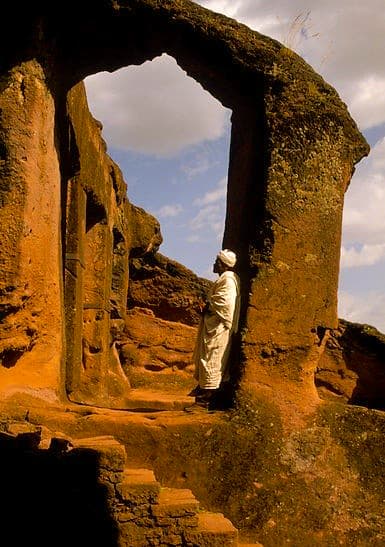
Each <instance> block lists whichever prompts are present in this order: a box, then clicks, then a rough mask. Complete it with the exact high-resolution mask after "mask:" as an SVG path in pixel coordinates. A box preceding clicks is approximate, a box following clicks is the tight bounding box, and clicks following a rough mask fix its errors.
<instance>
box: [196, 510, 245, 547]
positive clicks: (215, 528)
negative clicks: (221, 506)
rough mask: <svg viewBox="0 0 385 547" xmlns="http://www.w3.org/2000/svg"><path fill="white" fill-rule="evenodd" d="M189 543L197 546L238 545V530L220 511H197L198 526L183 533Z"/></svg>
mask: <svg viewBox="0 0 385 547" xmlns="http://www.w3.org/2000/svg"><path fill="white" fill-rule="evenodd" d="M185 539H186V541H187V542H189V543H191V545H194V547H195V546H199V547H228V546H233V547H236V546H238V530H237V529H236V528H235V527H234V525H233V524H232V522H231V521H230V520H229V519H227V518H226V517H225V516H224V515H223V514H222V513H211V512H209V511H203V512H200V513H198V526H197V528H196V529H191V530H189V531H188V532H187V533H186V534H185Z"/></svg>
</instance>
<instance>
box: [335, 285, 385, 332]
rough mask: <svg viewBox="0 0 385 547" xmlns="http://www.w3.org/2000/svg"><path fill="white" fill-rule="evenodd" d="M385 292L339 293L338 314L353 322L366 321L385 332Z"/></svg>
mask: <svg viewBox="0 0 385 547" xmlns="http://www.w3.org/2000/svg"><path fill="white" fill-rule="evenodd" d="M384 309H385V294H384V293H379V292H370V293H366V294H360V295H353V294H351V293H348V292H341V293H340V294H339V305H338V316H339V317H342V318H343V319H346V320H347V321H351V322H353V323H366V324H368V325H372V326H374V327H376V328H377V329H378V330H380V331H381V332H384V333H385V314H384Z"/></svg>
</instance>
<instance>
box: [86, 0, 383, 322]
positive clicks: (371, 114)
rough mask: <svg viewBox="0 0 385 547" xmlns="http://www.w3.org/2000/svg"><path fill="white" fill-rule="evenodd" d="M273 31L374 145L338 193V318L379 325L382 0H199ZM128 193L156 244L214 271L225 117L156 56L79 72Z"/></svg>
mask: <svg viewBox="0 0 385 547" xmlns="http://www.w3.org/2000/svg"><path fill="white" fill-rule="evenodd" d="M196 3H197V4H201V5H202V6H204V7H206V8H209V9H211V10H213V11H216V12H219V13H223V14H225V15H227V16H229V17H233V18H234V19H236V20H237V21H239V22H241V23H244V24H246V25H247V26H249V27H250V28H252V29H254V30H256V31H258V32H260V33H262V34H265V35H267V36H270V37H272V38H275V39H276V40H279V41H280V42H281V43H283V44H285V45H286V46H288V47H290V48H291V49H293V50H295V51H296V52H297V53H298V54H299V55H301V56H302V57H303V58H304V59H305V60H306V61H307V62H308V63H309V64H310V65H311V66H312V67H313V68H314V69H315V71H316V72H318V73H319V74H320V75H321V76H323V78H324V79H325V80H326V81H327V82H328V83H329V84H331V85H332V86H333V87H334V88H335V89H336V90H337V92H338V94H339V95H340V97H341V99H342V100H343V101H344V102H345V103H346V105H347V107H348V110H349V112H350V114H351V116H352V117H353V118H354V120H355V121H356V122H357V125H358V127H359V129H360V131H361V132H362V133H363V135H364V136H365V137H366V139H367V141H368V143H369V144H370V147H371V151H370V154H369V155H368V157H367V158H364V159H363V160H361V162H360V163H359V164H358V165H357V166H356V171H355V174H354V175H353V178H352V181H351V183H350V186H349V189H348V191H347V192H346V195H345V206H344V214H343V239H342V248H341V265H340V281H339V290H338V315H339V317H340V318H344V319H347V320H349V321H353V322H359V323H367V324H369V325H373V326H374V327H376V328H377V329H379V330H380V331H381V332H385V38H384V34H385V33H384V29H385V9H384V8H385V5H384V0H366V1H365V2H363V1H362V0H339V1H338V2H335V0H290V2H289V1H288V0H201V1H199V2H196ZM85 84H86V90H87V96H88V102H89V107H90V110H91V112H92V114H93V115H94V116H95V118H97V119H98V120H100V121H101V122H102V124H103V137H104V139H105V140H106V142H107V147H108V148H107V152H108V154H109V155H110V156H111V158H112V159H113V160H114V161H116V162H117V163H118V164H119V166H120V168H121V169H122V172H123V176H124V179H125V181H126V182H127V185H128V197H129V199H130V201H131V202H132V203H134V204H136V205H139V206H140V207H143V208H144V209H145V210H146V211H148V212H149V213H151V214H153V215H154V216H156V218H157V219H158V220H159V222H160V225H161V231H162V235H163V240H164V241H163V243H162V245H161V247H160V249H159V251H160V252H161V253H162V254H164V255H166V256H168V257H169V258H171V259H173V260H176V261H178V262H180V263H181V264H183V265H185V266H186V267H188V268H190V269H191V270H192V271H194V272H195V273H196V274H198V275H199V276H202V277H206V278H209V279H213V278H214V277H213V273H212V264H213V261H214V259H215V256H216V254H217V252H218V250H219V249H220V248H221V243H222V237H223V227H224V216H225V204H226V184H227V169H228V154H229V145H230V115H231V111H229V110H228V109H225V108H224V107H223V106H222V105H221V104H220V103H219V102H218V101H217V100H216V99H215V98H214V97H212V96H211V95H210V94H209V93H208V92H206V91H205V90H204V89H203V88H202V87H201V86H200V85H199V84H198V83H197V82H196V81H195V80H193V79H191V78H189V77H188V76H187V75H186V73H185V72H184V71H183V70H181V69H180V67H179V66H178V65H177V63H176V61H175V60H174V59H173V58H172V57H169V56H167V55H165V54H164V55H162V56H160V57H158V58H156V59H154V60H153V61H151V62H146V63H144V64H143V65H141V66H130V67H126V68H123V69H120V70H117V71H115V72H113V73H106V72H102V73H99V74H96V75H92V76H89V77H88V78H86V80H85Z"/></svg>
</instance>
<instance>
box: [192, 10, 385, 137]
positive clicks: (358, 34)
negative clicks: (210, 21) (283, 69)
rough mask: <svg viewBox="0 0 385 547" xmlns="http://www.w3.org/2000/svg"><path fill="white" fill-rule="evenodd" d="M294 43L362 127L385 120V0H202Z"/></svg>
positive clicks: (280, 39)
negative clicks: (332, 87)
mask: <svg viewBox="0 0 385 547" xmlns="http://www.w3.org/2000/svg"><path fill="white" fill-rule="evenodd" d="M197 3H198V4H202V5H205V6H206V7H208V8H213V9H215V8H219V9H218V11H222V12H223V13H225V14H226V15H228V16H230V17H234V18H236V19H237V20H238V21H240V22H242V23H245V24H246V25H248V26H249V27H251V28H253V29H254V30H257V31H258V32H260V33H262V34H265V35H267V36H270V37H272V38H275V39H276V40H279V41H280V42H282V43H285V45H288V47H291V49H294V50H295V51H297V53H299V54H300V55H301V56H303V57H304V58H305V60H306V61H308V62H309V63H310V64H311V65H312V66H313V67H314V69H315V70H316V71H317V72H319V73H320V74H321V75H322V76H324V78H325V79H326V81H327V82H329V83H330V84H331V85H333V86H334V87H335V88H336V90H337V91H338V93H339V94H340V95H341V97H342V99H343V100H344V101H345V102H346V103H347V105H348V108H349V111H350V112H351V114H352V116H353V117H354V119H355V120H356V121H357V123H358V125H359V127H361V128H362V129H365V128H368V127H372V126H375V125H379V124H381V123H382V122H384V121H385V98H384V97H385V91H384V85H385V83H384V82H385V63H384V58H385V40H384V28H385V10H384V3H383V0H366V1H365V2H362V1H361V0H339V2H335V0H322V2H320V1H319V0H306V1H305V0H291V1H290V2H285V1H283V0H270V1H269V2H268V1H267V0H257V1H256V0H234V1H233V2H226V1H222V2H219V1H215V0H205V1H204V0H202V1H200V2H199V1H198V2H197Z"/></svg>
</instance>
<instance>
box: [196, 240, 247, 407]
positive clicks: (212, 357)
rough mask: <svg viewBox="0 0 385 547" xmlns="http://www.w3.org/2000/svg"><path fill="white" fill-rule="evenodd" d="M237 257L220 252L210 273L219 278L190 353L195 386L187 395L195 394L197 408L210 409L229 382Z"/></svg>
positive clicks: (236, 313) (236, 298) (237, 294)
mask: <svg viewBox="0 0 385 547" xmlns="http://www.w3.org/2000/svg"><path fill="white" fill-rule="evenodd" d="M236 260H237V257H236V255H235V253H234V252H233V251H230V250H229V249H224V250H222V251H220V252H219V253H218V255H217V257H216V260H215V262H214V266H213V271H214V273H218V274H219V277H218V279H217V280H216V281H215V283H214V284H213V286H212V289H211V291H210V294H209V296H208V301H207V303H206V306H205V308H204V311H203V315H202V318H201V321H200V325H199V329H198V335H197V339H196V343H195V349H194V354H193V359H194V364H195V375H194V377H195V379H196V380H197V382H198V385H197V387H196V388H195V389H194V390H193V391H192V392H191V393H190V395H195V404H194V405H191V407H186V410H187V411H188V410H194V409H195V408H196V407H197V406H199V407H202V408H209V406H210V403H212V402H213V400H214V398H215V396H216V394H217V391H218V389H219V387H220V386H221V384H222V383H223V382H228V381H229V379H230V374H229V354H230V349H231V341H232V335H233V333H236V332H237V331H238V322H239V308H240V283H239V277H238V275H237V274H236V273H235V272H234V271H233V268H234V266H235V264H236Z"/></svg>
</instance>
